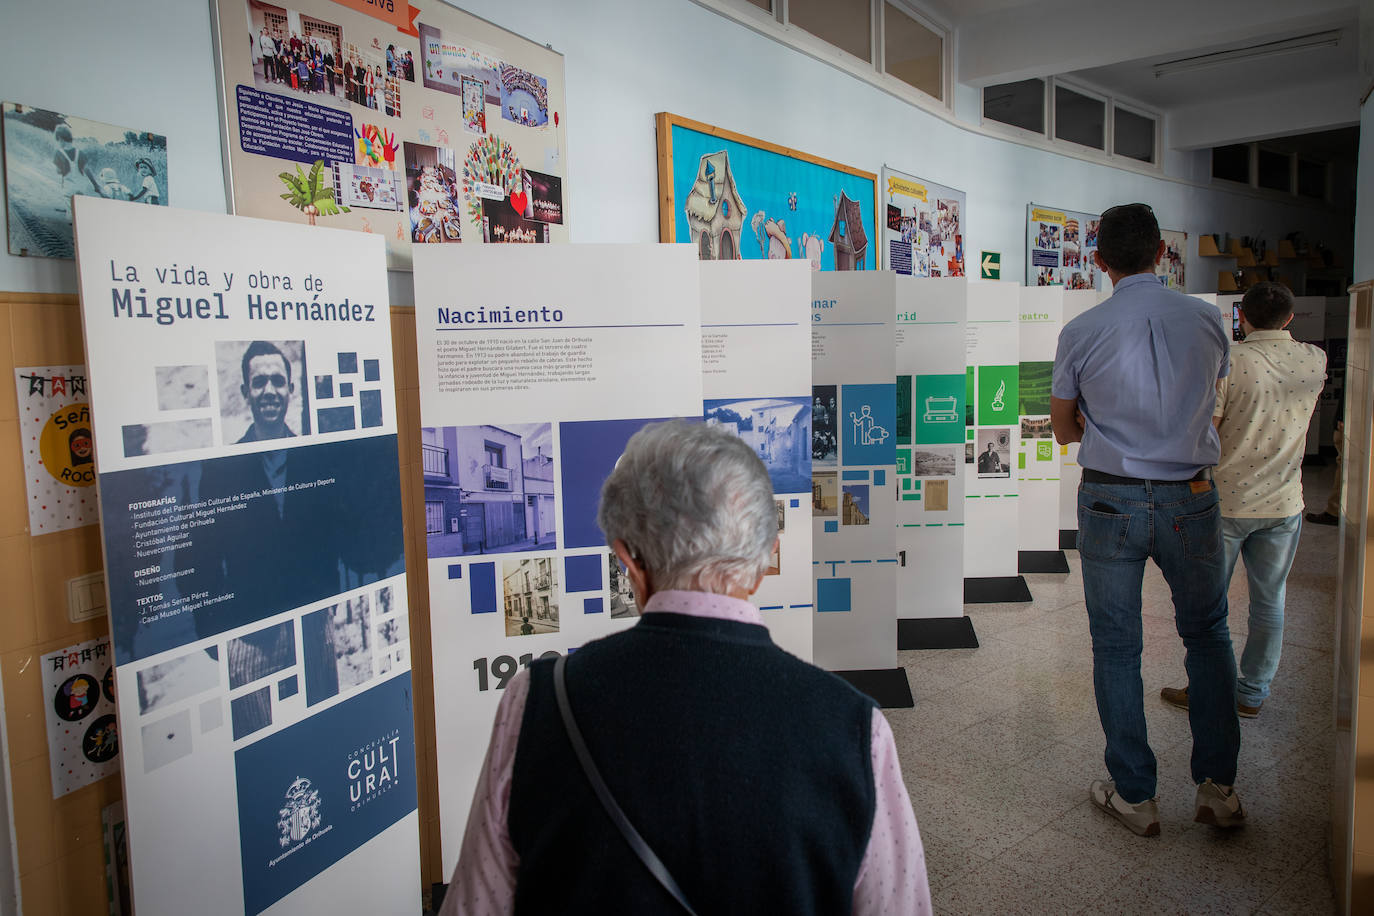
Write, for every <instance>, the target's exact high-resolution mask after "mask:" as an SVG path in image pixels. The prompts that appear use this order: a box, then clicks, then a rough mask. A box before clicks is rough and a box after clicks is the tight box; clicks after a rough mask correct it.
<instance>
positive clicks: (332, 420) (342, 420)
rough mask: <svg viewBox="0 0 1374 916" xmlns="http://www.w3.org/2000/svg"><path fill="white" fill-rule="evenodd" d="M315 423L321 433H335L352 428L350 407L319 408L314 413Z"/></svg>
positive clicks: (352, 419) (353, 419) (352, 417)
mask: <svg viewBox="0 0 1374 916" xmlns="http://www.w3.org/2000/svg"><path fill="white" fill-rule="evenodd" d="M315 419H316V423H317V425H318V426H319V430H320V432H322V433H337V432H341V431H343V430H346V429H353V428H354V422H355V418H354V414H353V408H352V407H321V408H320V409H319V410H317V411H315Z"/></svg>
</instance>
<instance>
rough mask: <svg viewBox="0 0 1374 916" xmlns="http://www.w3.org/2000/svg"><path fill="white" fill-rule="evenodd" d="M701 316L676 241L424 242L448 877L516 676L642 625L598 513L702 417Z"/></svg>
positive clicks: (425, 384) (695, 272)
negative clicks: (613, 485) (617, 474)
mask: <svg viewBox="0 0 1374 916" xmlns="http://www.w3.org/2000/svg"><path fill="white" fill-rule="evenodd" d="M700 316H701V282H700V266H699V265H698V263H697V261H696V259H695V257H694V256H693V252H692V250H691V249H690V248H688V247H687V246H685V245H576V246H573V245H567V246H564V245H558V246H552V247H548V248H542V249H530V248H468V247H465V246H458V247H449V248H443V247H430V248H423V249H420V250H417V251H416V256H415V325H416V336H417V338H418V342H419V370H420V424H421V427H422V428H421V436H422V438H421V446H420V447H421V450H422V459H423V461H422V464H423V474H424V479H423V482H422V483H423V488H424V504H425V515H424V517H425V544H426V551H427V553H428V557H429V559H428V563H429V591H430V594H429V597H430V607H431V608H433V613H432V614H431V617H430V633H431V638H432V640H433V652H434V668H433V670H434V720H435V739H436V748H435V753H436V757H435V764H436V770H437V771H438V774H439V813H440V819H441V824H442V828H441V831H442V832H441V838H440V839H441V847H442V855H443V869H444V874H449V873H451V872H452V870H453V867H454V865H455V864H456V863H457V861H458V851H459V848H460V846H461V843H462V839H463V831H464V828H465V826H466V824H467V816H468V809H469V807H470V805H471V802H472V793H473V789H474V788H475V787H476V785H477V776H478V772H479V769H480V767H481V764H482V759H483V755H484V753H485V749H486V744H487V737H488V735H489V734H490V731H491V724H492V721H493V719H494V717H495V714H496V706H497V703H498V702H499V701H500V698H501V691H502V690H504V689H505V687H506V686H507V684H509V683H510V679H511V677H512V676H513V675H514V674H515V673H516V672H517V671H519V670H520V668H521V667H524V666H528V665H529V664H530V663H531V662H532V661H534V660H535V659H538V658H544V657H553V656H555V655H558V654H560V653H566V652H569V651H571V650H573V649H576V648H577V647H578V646H581V645H582V644H584V643H586V642H587V641H588V640H592V639H596V638H597V637H600V636H605V635H607V634H609V633H613V632H616V631H618V630H622V629H625V628H626V627H629V626H631V625H633V624H634V623H635V621H636V619H637V618H638V617H639V614H640V608H639V607H638V605H637V602H636V600H635V595H634V590H633V588H632V587H631V585H630V581H629V577H628V576H626V575H625V574H624V571H623V570H622V569H621V566H620V563H619V561H618V560H617V559H616V558H615V556H614V554H613V553H611V551H610V549H609V546H608V544H607V542H606V537H605V535H604V534H603V533H602V531H601V529H600V528H599V527H598V526H597V524H596V510H597V505H598V502H599V500H600V496H601V486H602V484H603V483H604V482H605V480H606V478H607V477H608V476H609V475H610V473H611V471H612V469H614V467H615V463H616V461H617V460H618V459H619V458H620V455H621V454H622V453H623V452H624V450H625V444H626V443H627V442H628V441H629V439H630V437H631V436H632V435H634V434H635V432H637V431H638V430H639V429H640V428H641V427H643V426H644V425H645V424H646V423H650V422H653V421H655V420H659V419H666V418H672V417H689V418H692V419H693V420H695V421H698V422H699V421H700V419H701V416H702V406H703V397H702V362H701V345H702V340H701V320H700ZM787 390H788V391H790V390H791V388H790V387H789V388H788V389H787Z"/></svg>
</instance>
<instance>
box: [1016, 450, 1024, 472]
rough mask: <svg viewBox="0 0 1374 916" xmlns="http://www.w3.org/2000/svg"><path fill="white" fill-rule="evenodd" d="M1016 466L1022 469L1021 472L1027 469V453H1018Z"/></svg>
mask: <svg viewBox="0 0 1374 916" xmlns="http://www.w3.org/2000/svg"><path fill="white" fill-rule="evenodd" d="M1016 466H1017V467H1018V468H1020V469H1021V470H1023V471H1024V470H1025V469H1026V453H1025V452H1017V453H1016Z"/></svg>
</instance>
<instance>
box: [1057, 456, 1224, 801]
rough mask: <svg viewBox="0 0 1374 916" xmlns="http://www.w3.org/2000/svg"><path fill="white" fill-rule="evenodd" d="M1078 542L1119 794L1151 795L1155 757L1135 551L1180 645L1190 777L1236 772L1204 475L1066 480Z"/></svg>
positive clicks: (1109, 758) (1213, 500)
mask: <svg viewBox="0 0 1374 916" xmlns="http://www.w3.org/2000/svg"><path fill="white" fill-rule="evenodd" d="M1078 550H1079V552H1080V554H1081V556H1082V561H1083V592H1084V597H1085V599H1086V602H1087V606H1088V625H1089V629H1090V631H1091V633H1092V640H1093V689H1094V691H1095V693H1096V695H1097V714H1098V717H1099V718H1100V719H1101V720H1102V731H1103V733H1104V734H1105V736H1106V739H1107V752H1106V755H1105V759H1106V763H1107V771H1108V772H1109V773H1110V774H1111V776H1112V779H1113V781H1115V783H1116V790H1117V792H1118V793H1120V795H1121V797H1122V799H1123V800H1125V801H1128V802H1131V803H1132V804H1137V803H1139V802H1142V801H1144V800H1145V799H1147V798H1153V797H1154V795H1155V788H1156V786H1155V772H1156V771H1155V755H1154V752H1153V751H1151V750H1150V743H1149V740H1148V737H1147V734H1146V728H1145V703H1144V690H1143V687H1142V685H1141V681H1140V653H1141V649H1142V646H1143V642H1142V636H1141V622H1140V587H1141V582H1142V581H1143V579H1144V575H1145V561H1146V560H1148V559H1152V560H1154V561H1155V565H1156V566H1158V567H1159V569H1160V571H1161V572H1162V573H1163V574H1164V579H1165V581H1166V582H1168V584H1169V589H1170V591H1171V592H1172V593H1173V599H1174V624H1175V626H1176V627H1177V629H1178V635H1179V636H1181V637H1182V638H1183V645H1184V647H1185V648H1186V649H1187V655H1186V657H1185V662H1184V664H1185V666H1186V667H1187V670H1188V707H1189V708H1188V723H1189V725H1190V726H1191V728H1192V731H1193V756H1192V774H1193V781H1194V782H1197V783H1201V782H1202V781H1203V780H1205V779H1211V780H1213V781H1214V782H1217V783H1220V784H1222V785H1228V786H1229V785H1232V784H1234V783H1235V780H1236V757H1237V755H1238V754H1239V753H1240V723H1239V720H1238V719H1237V718H1236V659H1235V656H1234V655H1233V654H1232V649H1231V632H1230V630H1229V629H1228V628H1227V625H1226V614H1227V605H1226V584H1227V583H1226V576H1225V568H1224V567H1225V553H1224V551H1223V550H1222V538H1221V509H1220V506H1219V505H1218V503H1217V493H1216V487H1215V485H1214V484H1212V483H1210V482H1208V483H1207V484H1206V488H1205V489H1203V490H1201V492H1194V485H1192V484H1190V483H1188V482H1186V481H1184V482H1181V483H1168V484H1157V483H1149V482H1142V483H1140V484H1099V483H1088V482H1086V481H1085V482H1084V483H1083V484H1082V485H1081V486H1080V487H1079V490H1078Z"/></svg>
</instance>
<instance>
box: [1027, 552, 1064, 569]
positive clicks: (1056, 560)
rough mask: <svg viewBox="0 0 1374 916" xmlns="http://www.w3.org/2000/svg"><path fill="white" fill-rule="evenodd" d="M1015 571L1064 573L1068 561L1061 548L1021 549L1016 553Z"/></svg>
mask: <svg viewBox="0 0 1374 916" xmlns="http://www.w3.org/2000/svg"><path fill="white" fill-rule="evenodd" d="M1016 571H1017V572H1020V573H1066V572H1068V571H1069V561H1068V560H1067V559H1065V558H1064V551H1062V550H1022V551H1020V552H1019V553H1017V555H1016Z"/></svg>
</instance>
